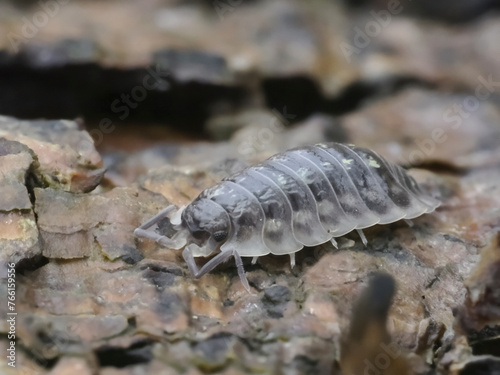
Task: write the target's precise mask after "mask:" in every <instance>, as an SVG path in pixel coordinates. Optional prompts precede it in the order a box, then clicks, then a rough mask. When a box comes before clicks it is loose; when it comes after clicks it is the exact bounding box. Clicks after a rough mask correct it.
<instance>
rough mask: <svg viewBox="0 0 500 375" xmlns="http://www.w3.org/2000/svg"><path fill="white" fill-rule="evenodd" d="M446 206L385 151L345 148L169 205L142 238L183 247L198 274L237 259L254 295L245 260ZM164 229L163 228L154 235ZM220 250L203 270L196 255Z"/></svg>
mask: <svg viewBox="0 0 500 375" xmlns="http://www.w3.org/2000/svg"><path fill="white" fill-rule="evenodd" d="M438 205H439V202H438V201H437V200H436V199H434V198H433V197H431V196H430V195H428V194H426V193H424V192H423V191H422V190H421V189H420V187H419V185H418V184H417V183H416V182H415V180H414V179H413V178H412V177H411V176H409V175H408V174H407V173H406V171H405V170H404V169H403V168H401V167H400V166H397V165H394V164H391V163H389V162H387V161H386V160H385V159H383V158H382V157H381V156H379V155H378V154H377V153H375V152H373V151H371V150H368V149H364V148H360V147H356V146H353V145H343V144H339V143H327V144H317V145H315V146H308V147H302V148H296V149H292V150H289V151H286V152H284V153H281V154H276V155H274V156H272V157H271V158H269V159H267V160H265V161H264V162H262V163H260V164H258V165H256V166H253V167H249V168H247V169H245V170H243V171H241V172H239V173H237V174H235V175H233V176H230V177H228V178H225V179H224V180H222V181H221V182H220V183H218V184H216V185H215V186H213V187H211V188H208V189H206V190H204V191H203V192H202V193H201V194H200V195H199V196H198V197H197V198H196V199H195V200H194V201H193V202H192V203H190V204H189V205H187V206H184V207H181V208H180V209H179V210H177V209H176V207H175V206H169V207H167V208H165V209H164V210H162V211H161V212H160V213H158V214H157V215H156V216H155V217H153V218H152V219H150V220H148V221H147V222H146V223H144V224H143V225H142V226H140V227H139V228H137V229H136V230H135V234H136V235H138V236H142V237H147V238H150V239H153V240H155V241H157V242H158V243H160V244H162V245H164V246H166V247H169V248H172V249H180V248H182V247H184V246H185V245H186V244H189V245H188V246H186V248H185V249H184V251H183V257H184V259H185V261H186V263H187V265H188V267H189V269H190V270H191V272H192V273H193V274H194V276H195V277H197V278H198V277H201V276H202V275H204V274H206V273H207V272H210V271H211V270H212V269H214V268H215V267H216V266H217V265H219V264H221V263H223V262H224V261H226V260H228V259H229V258H230V257H234V258H235V262H236V266H237V268H238V274H239V276H240V278H241V281H242V282H243V285H244V286H245V288H246V289H247V290H249V285H248V281H247V279H246V276H245V272H244V269H243V262H242V260H241V257H253V262H255V261H256V259H257V258H258V257H259V256H263V255H267V254H269V253H272V254H278V255H284V254H288V255H290V258H291V260H290V261H291V266H292V267H293V266H294V264H295V252H297V251H299V250H300V249H302V248H303V247H304V246H316V245H319V244H322V243H325V242H327V241H332V243H333V244H334V245H335V246H336V243H335V240H334V238H335V237H340V236H342V235H345V234H346V233H348V232H350V231H352V230H354V229H356V230H358V232H359V234H360V236H361V238H362V240H363V242H364V243H365V244H366V238H365V237H364V235H363V232H361V229H363V228H366V227H370V226H372V225H375V224H388V223H392V222H395V221H398V220H400V219H403V218H404V219H412V218H415V217H417V216H420V215H422V214H424V213H427V212H432V211H433V210H434V209H435V208H436V207H437V206H438ZM155 224H156V225H157V228H156V230H155V231H152V230H148V229H149V228H151V227H152V226H153V225H155ZM217 251H220V252H219V254H217V255H216V256H215V257H213V258H212V259H211V260H210V261H208V262H207V263H206V264H205V265H204V266H203V267H202V268H201V269H198V267H197V265H196V263H195V261H194V257H200V256H204V257H205V256H209V255H211V254H213V253H215V252H217Z"/></svg>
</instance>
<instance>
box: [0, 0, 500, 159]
mask: <svg viewBox="0 0 500 375" xmlns="http://www.w3.org/2000/svg"><path fill="white" fill-rule="evenodd" d="M499 9H500V6H499V3H498V2H497V1H494V0H476V1H466V0H459V1H439V2H437V1H429V0H422V1H410V0H402V1H397V0H392V1H380V0H373V1H369V0H366V1H363V0H352V1H348V0H344V1H326V0H312V1H293V0H292V1H281V0H277V1H250V0H214V1H203V0H198V1H196V0H190V1H174V0H163V1H162V0H142V1H137V0H135V1H134V0H124V1H97V0H94V1H79V0H44V1H40V0H37V1H28V0H23V1H20V0H18V1H2V2H0V113H1V114H3V115H10V116H16V117H18V118H22V119H35V118H54V119H58V118H68V119H80V120H81V121H82V124H85V127H86V128H87V129H88V130H94V131H93V132H92V133H91V134H92V136H93V138H94V140H95V141H96V144H97V146H98V147H99V148H100V149H102V148H103V147H107V146H113V147H124V148H126V149H132V148H140V147H142V146H144V145H148V144H150V143H151V142H153V143H154V142H158V141H160V140H164V139H166V140H169V139H170V140H172V139H187V140H199V139H217V140H222V139H228V138H229V137H230V136H231V134H233V133H234V131H236V130H237V129H238V128H239V127H242V126H244V125H245V124H246V123H247V122H248V121H251V120H248V118H246V117H245V116H243V117H242V116H241V115H242V114H244V113H246V112H248V111H253V112H254V113H255V111H257V112H259V111H262V110H269V111H272V110H273V109H274V110H277V111H279V112H280V113H283V111H288V112H289V113H290V114H292V115H293V118H292V116H289V117H290V118H289V119H288V120H289V121H288V122H289V123H290V124H293V123H297V122H300V121H301V120H304V119H306V118H308V117H309V116H311V115H314V114H327V115H332V116H338V115H343V114H346V113H349V112H351V111H353V110H355V109H357V108H360V107H362V106H363V105H364V104H366V103H367V102H369V101H373V100H376V99H378V98H381V97H385V96H390V95H393V94H394V93H396V92H398V91H400V90H402V89H405V88H406V87H408V86H419V87H424V88H429V87H430V88H433V89H435V90H439V91H446V92H459V93H460V92H473V91H474V90H475V88H476V86H477V85H478V76H479V75H480V74H483V75H484V76H485V77H487V75H488V74H492V73H497V74H498V72H499V69H500V59H499V58H498V56H499V55H500V47H499V44H498V40H497V37H498V35H500V16H499V12H498V11H499ZM495 97H498V95H497V94H495ZM285 107H286V109H285V110H284V108H285ZM103 129H104V130H103ZM111 132H113V136H112V137H111V136H109V134H110V133H111ZM131 135H133V138H134V141H133V142H130V141H127V139H128V138H130V136H131Z"/></svg>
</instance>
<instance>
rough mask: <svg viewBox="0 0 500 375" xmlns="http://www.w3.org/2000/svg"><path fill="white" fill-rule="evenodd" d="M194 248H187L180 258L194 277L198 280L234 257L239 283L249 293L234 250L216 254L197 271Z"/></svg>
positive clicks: (240, 261)
mask: <svg viewBox="0 0 500 375" xmlns="http://www.w3.org/2000/svg"><path fill="white" fill-rule="evenodd" d="M194 246H196V245H194V244H191V245H189V246H187V247H186V248H185V249H184V251H183V252H182V256H183V257H184V260H185V262H186V264H187V266H188V268H189V270H190V271H191V273H192V274H193V276H194V277H196V278H197V279H199V278H200V277H202V276H203V275H205V274H207V273H209V272H210V271H212V270H213V269H214V268H215V267H217V266H218V265H220V264H222V263H224V262H226V261H227V260H229V258H231V257H234V261H235V263H236V268H237V270H238V276H239V277H240V280H241V283H242V284H243V286H244V287H245V289H246V290H247V292H248V293H251V290H250V285H249V284H248V280H247V277H246V274H245V269H244V268H243V261H242V259H241V256H240V254H238V252H237V251H236V250H232V251H222V252H220V253H219V254H217V255H216V256H215V257H213V258H212V259H210V260H209V261H208V262H207V263H205V264H204V265H203V266H202V267H201V268H200V269H198V266H197V265H196V262H195V260H194V256H193V247H194Z"/></svg>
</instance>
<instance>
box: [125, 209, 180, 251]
mask: <svg viewBox="0 0 500 375" xmlns="http://www.w3.org/2000/svg"><path fill="white" fill-rule="evenodd" d="M182 209H183V208H181V209H180V210H179V211H177V213H176V212H175V211H176V210H177V208H176V207H175V206H173V205H172V206H168V207H167V208H165V209H163V210H161V211H160V212H159V213H157V214H156V215H155V216H153V217H152V218H151V219H149V220H148V221H146V222H145V223H144V224H142V225H141V226H140V227H139V228H136V229H135V230H134V234H135V235H136V236H137V237H144V238H148V239H150V240H153V241H155V242H157V243H159V244H160V245H162V246H165V247H168V248H169V249H174V250H178V249H181V248H182V247H184V246H185V245H186V242H187V231H186V230H177V229H176V225H174V224H173V223H172V221H174V220H175V216H178V213H180V212H181V211H182ZM171 218H173V219H172V220H171ZM160 224H162V225H160ZM155 225H156V226H157V229H159V228H160V227H166V228H162V229H163V231H166V232H168V233H167V234H162V233H158V231H154V230H151V228H152V227H153V226H155ZM168 234H170V236H168Z"/></svg>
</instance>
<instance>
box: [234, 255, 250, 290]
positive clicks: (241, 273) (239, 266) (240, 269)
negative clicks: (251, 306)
mask: <svg viewBox="0 0 500 375" xmlns="http://www.w3.org/2000/svg"><path fill="white" fill-rule="evenodd" d="M232 253H233V256H234V261H235V263H236V268H237V269H238V276H239V277H240V280H241V283H242V284H243V286H244V287H245V289H246V290H247V292H248V293H250V294H252V292H251V291H250V285H249V284H248V280H247V276H246V274H245V269H244V268H243V261H242V260H241V257H240V254H238V252H237V251H236V250H233V251H232Z"/></svg>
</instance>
